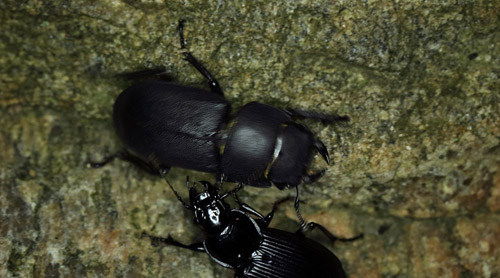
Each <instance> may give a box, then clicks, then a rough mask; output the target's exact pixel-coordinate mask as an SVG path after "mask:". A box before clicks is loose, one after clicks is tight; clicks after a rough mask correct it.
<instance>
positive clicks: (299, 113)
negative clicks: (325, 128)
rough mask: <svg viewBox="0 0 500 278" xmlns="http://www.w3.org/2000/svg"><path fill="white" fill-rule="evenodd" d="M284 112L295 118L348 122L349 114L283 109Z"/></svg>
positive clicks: (324, 121)
mask: <svg viewBox="0 0 500 278" xmlns="http://www.w3.org/2000/svg"><path fill="white" fill-rule="evenodd" d="M285 112H286V113H287V114H288V115H290V116H291V117H293V118H296V119H313V120H319V121H321V122H323V123H335V122H348V121H349V120H350V119H349V116H340V115H337V114H329V115H328V114H322V113H318V112H314V111H307V110H298V109H290V108H289V109H285Z"/></svg>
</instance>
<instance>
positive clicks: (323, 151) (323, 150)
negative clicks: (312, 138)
mask: <svg viewBox="0 0 500 278" xmlns="http://www.w3.org/2000/svg"><path fill="white" fill-rule="evenodd" d="M314 147H316V150H318V152H319V153H320V154H321V156H323V159H324V160H325V161H326V163H327V164H330V157H329V156H328V150H327V149H326V146H325V144H323V142H321V141H319V140H317V141H316V142H314Z"/></svg>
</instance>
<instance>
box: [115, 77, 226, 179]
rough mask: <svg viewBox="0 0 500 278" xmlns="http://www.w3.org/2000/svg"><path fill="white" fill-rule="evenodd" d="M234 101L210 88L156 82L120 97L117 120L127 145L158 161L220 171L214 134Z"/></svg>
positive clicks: (152, 160)
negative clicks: (216, 93)
mask: <svg viewBox="0 0 500 278" xmlns="http://www.w3.org/2000/svg"><path fill="white" fill-rule="evenodd" d="M230 108H231V107H230V104H229V102H227V101H226V100H225V99H224V98H223V97H221V96H218V95H215V94H213V93H211V92H208V91H205V90H202V89H198V88H192V87H186V86H180V85H175V84H171V83H168V82H161V81H153V82H145V83H139V84H137V85H133V86H131V87H129V88H127V89H126V90H125V91H123V92H122V93H121V94H120V95H119V96H118V98H117V99H116V102H115V105H114V112H113V120H114V124H115V128H116V131H117V134H118V136H119V137H120V139H121V140H122V141H123V142H124V144H125V146H126V148H127V150H129V151H130V152H131V153H132V154H134V155H136V156H138V157H139V158H141V159H142V160H144V161H146V162H148V163H152V164H154V166H156V167H158V166H162V167H167V166H179V167H183V168H188V169H194V170H199V171H205V172H217V171H219V163H220V158H219V151H218V146H217V139H216V135H217V132H218V131H219V130H220V129H221V128H222V126H223V125H224V123H225V120H226V117H227V115H228V114H229V112H230Z"/></svg>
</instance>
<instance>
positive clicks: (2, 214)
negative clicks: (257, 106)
mask: <svg viewBox="0 0 500 278" xmlns="http://www.w3.org/2000/svg"><path fill="white" fill-rule="evenodd" d="M498 14H500V3H499V2H498V1H487V0H485V1H458V2H457V1H410V0H404V1H391V2H389V1H343V0H342V1H265V0H263V1H251V2H248V1H247V2H241V3H234V2H231V1H226V2H220V1H219V2H213V3H212V2H210V1H158V0H155V1H151V0H144V1H129V0H123V1H117V0H106V1H87V0H77V1H44V0H41V1H12V0H5V1H2V2H1V3H0V24H1V26H2V28H1V29H0V88H2V89H1V90H0V277H231V276H232V275H233V274H232V272H231V271H230V270H226V269H224V268H222V267H220V266H219V265H217V264H216V263H215V262H213V261H211V260H210V259H209V258H208V256H207V255H206V254H202V253H196V254H195V253H193V252H190V251H188V250H182V249H178V248H174V247H171V246H168V247H154V246H151V245H150V243H149V241H148V240H147V239H144V238H141V233H142V232H143V231H146V232H148V233H150V234H154V235H158V236H166V235H168V234H171V235H172V236H173V237H175V238H177V239H179V240H180V241H182V242H192V241H196V240H200V239H201V231H200V230H198V229H197V228H196V227H195V226H194V224H193V223H192V219H191V215H190V213H189V212H187V211H185V210H184V209H183V208H182V206H181V205H180V203H179V202H178V201H177V200H176V198H175V196H174V195H173V193H172V192H171V191H170V190H169V188H168V187H167V186H166V184H165V182H164V181H163V180H161V179H159V178H156V177H153V176H149V175H147V174H145V173H143V172H141V171H140V170H139V169H136V168H134V167H133V166H131V165H130V164H128V163H126V162H123V161H115V162H113V163H112V164H110V165H108V166H106V167H104V168H102V169H98V170H95V169H88V168H87V163H88V161H97V160H100V159H102V158H103V157H105V156H106V155H109V154H111V153H113V152H115V151H116V150H119V149H120V146H121V145H120V142H119V140H118V138H117V137H116V135H115V134H114V131H113V127H112V121H111V113H112V105H113V102H114V99H115V98H116V96H117V95H118V94H119V93H120V91H121V90H123V88H125V87H126V86H127V85H128V83H127V82H125V81H123V80H121V79H119V78H117V77H116V75H117V74H119V73H123V72H130V71H134V70H139V69H144V68H151V67H157V66H164V67H166V68H167V70H168V72H169V73H170V74H171V75H172V76H174V77H175V78H176V80H177V81H178V82H180V83H183V84H191V85H195V86H205V85H206V84H205V81H204V80H203V79H202V77H201V76H200V75H199V74H198V73H197V72H196V71H195V70H194V69H193V68H192V66H190V65H189V64H188V63H187V62H185V61H184V60H183V59H182V55H181V51H180V48H179V39H178V34H177V30H176V26H177V22H178V20H179V19H187V23H186V30H185V31H186V37H187V40H188V47H189V48H190V50H191V51H192V52H193V54H194V55H195V56H196V57H198V58H199V59H200V60H201V61H203V63H204V64H205V65H206V67H207V68H209V69H210V71H211V72H213V73H214V75H215V76H216V77H217V79H218V80H219V82H220V84H221V86H222V87H223V89H224V91H225V95H226V97H227V98H228V99H229V100H230V101H231V102H232V103H234V106H233V110H236V109H237V108H238V107H240V106H241V105H243V104H245V103H247V102H249V101H253V100H258V101H261V102H265V103H269V104H272V105H275V106H278V107H283V108H284V107H294V108H301V109H312V110H316V111H320V112H324V113H338V114H345V115H349V116H350V118H351V122H350V123H349V124H339V125H329V126H325V125H322V124H320V123H316V122H312V121H305V122H304V123H305V124H307V125H308V126H310V127H311V129H313V130H314V132H315V133H316V135H317V137H318V138H321V140H322V141H323V142H324V143H325V144H326V146H327V147H328V150H329V152H330V158H331V161H332V163H331V165H329V166H328V165H326V164H325V163H324V162H323V161H321V159H320V158H317V159H316V160H315V161H314V163H313V165H312V167H311V168H312V169H314V170H318V169H323V168H327V172H326V175H325V176H324V177H323V178H322V179H320V180H319V181H318V182H316V183H314V184H311V185H306V186H302V187H301V193H300V194H301V197H302V199H303V200H305V201H307V202H306V203H305V204H302V211H303V214H304V216H305V218H306V219H307V220H309V221H316V222H318V223H321V224H323V225H324V226H325V227H327V228H328V229H329V230H331V231H332V232H333V233H335V234H337V235H339V236H341V237H352V236H355V235H358V234H360V233H363V234H364V238H363V239H360V240H357V241H354V242H337V243H335V245H333V244H331V243H330V242H329V241H328V240H327V239H326V238H325V237H324V236H322V234H321V233H319V232H317V231H313V232H311V234H310V236H311V237H312V238H313V239H315V240H317V241H319V242H321V243H322V244H325V245H326V246H328V247H329V248H331V250H332V251H333V252H335V254H336V255H337V256H338V257H339V258H340V259H341V260H342V262H343V265H344V268H345V269H346V271H347V273H349V276H350V277H498V276H500V254H499V251H498V250H500V246H499V244H500V238H499V236H498V235H499V234H500V230H499V229H500V226H499V225H500V224H499V223H500V221H499V220H500V219H499V217H500V215H499V211H500V171H499V168H500V147H499V146H500V125H499V123H500V101H499V100H500V81H499V75H500V48H499V47H498V45H500V35H499V32H500V30H499V26H500V21H499V17H498ZM186 175H189V176H190V177H191V180H198V179H205V180H211V179H213V177H211V175H208V174H201V173H195V172H192V171H186V170H182V169H175V168H174V169H172V171H171V172H170V173H169V179H170V180H171V182H172V184H174V186H176V188H178V190H179V192H180V193H181V194H182V195H183V196H186V195H187V193H186V191H185V188H184V181H185V176H186ZM230 187H231V185H227V188H230ZM264 192H265V193H264ZM293 194H294V191H293V190H288V191H279V190H277V189H276V188H270V189H259V188H248V187H247V188H245V189H244V190H243V192H241V198H242V199H243V200H244V201H245V202H246V203H248V204H250V205H252V206H254V207H255V208H256V209H258V210H259V211H262V212H267V211H268V210H270V208H271V205H272V203H273V202H274V201H275V200H277V199H279V198H283V197H284V196H288V195H293ZM273 225H274V226H276V227H279V228H282V229H286V230H289V231H294V230H296V229H297V228H298V227H297V223H296V216H295V211H294V210H293V207H292V206H291V205H283V207H282V208H281V209H280V211H279V212H278V213H277V214H276V217H275V221H274V222H273Z"/></svg>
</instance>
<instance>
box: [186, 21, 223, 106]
mask: <svg viewBox="0 0 500 278" xmlns="http://www.w3.org/2000/svg"><path fill="white" fill-rule="evenodd" d="M184 22H185V21H184V20H179V27H178V29H179V36H180V41H181V49H186V41H185V40H184ZM182 54H183V55H184V57H185V59H186V60H187V61H188V62H189V63H190V64H191V65H193V66H194V67H195V68H196V69H197V70H198V72H200V73H201V75H203V76H204V77H205V78H206V79H207V80H208V86H210V89H211V90H212V92H214V93H216V94H219V95H221V96H224V93H223V92H222V89H221V87H220V86H219V82H217V80H216V79H215V78H214V77H213V75H212V74H211V73H210V72H209V71H208V70H207V69H206V68H205V67H204V66H203V65H202V64H201V63H200V62H199V61H198V60H197V59H196V58H195V57H194V56H193V54H191V52H190V51H189V50H187V49H186V52H183V53H182Z"/></svg>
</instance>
